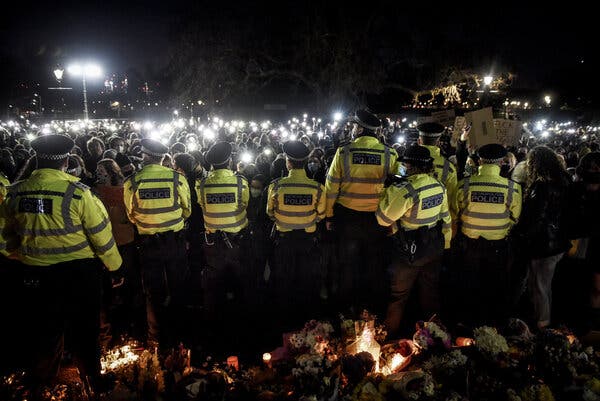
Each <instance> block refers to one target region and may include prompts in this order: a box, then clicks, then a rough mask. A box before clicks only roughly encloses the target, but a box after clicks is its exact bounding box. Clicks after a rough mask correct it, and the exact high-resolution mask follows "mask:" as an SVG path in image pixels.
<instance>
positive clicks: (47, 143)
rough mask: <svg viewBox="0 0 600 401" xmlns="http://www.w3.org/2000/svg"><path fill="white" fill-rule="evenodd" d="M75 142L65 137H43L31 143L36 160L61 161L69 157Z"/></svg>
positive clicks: (56, 135)
mask: <svg viewBox="0 0 600 401" xmlns="http://www.w3.org/2000/svg"><path fill="white" fill-rule="evenodd" d="M73 146H75V142H73V140H72V139H71V138H69V137H68V136H66V135H58V134H55V135H43V136H39V137H37V138H35V139H34V140H33V141H31V148H32V149H33V150H35V156H36V157H37V158H38V159H45V160H62V159H65V158H66V157H67V156H69V153H70V152H71V150H72V149H73Z"/></svg>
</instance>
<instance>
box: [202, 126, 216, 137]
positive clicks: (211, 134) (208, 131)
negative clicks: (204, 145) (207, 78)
mask: <svg viewBox="0 0 600 401" xmlns="http://www.w3.org/2000/svg"><path fill="white" fill-rule="evenodd" d="M203 134H204V138H205V139H208V140H213V139H215V132H214V131H213V130H211V129H210V128H206V129H205V130H204V132H203Z"/></svg>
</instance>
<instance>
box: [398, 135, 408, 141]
mask: <svg viewBox="0 0 600 401" xmlns="http://www.w3.org/2000/svg"><path fill="white" fill-rule="evenodd" d="M404 141H406V138H405V137H404V135H400V136H399V137H398V143H404Z"/></svg>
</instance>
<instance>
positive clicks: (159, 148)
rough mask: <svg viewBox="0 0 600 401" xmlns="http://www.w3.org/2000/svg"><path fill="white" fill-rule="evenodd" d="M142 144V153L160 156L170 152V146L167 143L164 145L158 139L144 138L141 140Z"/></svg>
mask: <svg viewBox="0 0 600 401" xmlns="http://www.w3.org/2000/svg"><path fill="white" fill-rule="evenodd" d="M141 144H142V153H145V154H147V155H149V156H155V157H160V156H164V155H165V154H167V153H169V148H167V146H166V145H163V144H162V143H160V142H159V141H157V140H154V139H150V138H144V139H142V140H141Z"/></svg>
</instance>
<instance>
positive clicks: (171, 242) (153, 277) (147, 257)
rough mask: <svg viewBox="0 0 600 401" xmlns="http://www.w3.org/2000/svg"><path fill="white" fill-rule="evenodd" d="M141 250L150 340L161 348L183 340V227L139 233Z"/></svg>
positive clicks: (186, 264) (139, 248)
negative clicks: (150, 233) (155, 232)
mask: <svg viewBox="0 0 600 401" xmlns="http://www.w3.org/2000/svg"><path fill="white" fill-rule="evenodd" d="M137 244H138V252H139V257H140V266H141V271H142V284H143V288H144V295H145V297H146V318H147V321H148V341H150V342H158V343H159V344H160V345H161V348H163V349H166V348H167V347H170V346H174V345H176V344H177V342H178V341H181V335H182V332H183V330H184V327H185V319H184V291H183V290H184V288H185V281H186V278H187V276H188V273H189V268H188V259H187V252H186V249H185V234H184V231H183V230H181V231H178V232H173V231H167V232H164V233H159V234H153V235H140V236H139V238H138V240H137Z"/></svg>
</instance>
